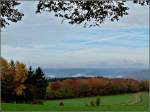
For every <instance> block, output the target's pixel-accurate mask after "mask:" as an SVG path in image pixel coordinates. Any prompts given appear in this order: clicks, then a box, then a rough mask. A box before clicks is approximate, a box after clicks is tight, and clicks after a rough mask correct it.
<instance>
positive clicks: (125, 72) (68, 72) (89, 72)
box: [44, 68, 149, 80]
mask: <svg viewBox="0 0 150 112" xmlns="http://www.w3.org/2000/svg"><path fill="white" fill-rule="evenodd" d="M44 72H45V74H46V76H47V77H51V78H55V77H57V78H59V77H60V78H61V77H92V76H93V77H94V76H103V77H112V78H113V77H118V78H119V77H125V78H133V79H138V80H145V79H148V76H149V71H148V69H143V68H140V69H139V68H69V69H52V68H49V69H44Z"/></svg>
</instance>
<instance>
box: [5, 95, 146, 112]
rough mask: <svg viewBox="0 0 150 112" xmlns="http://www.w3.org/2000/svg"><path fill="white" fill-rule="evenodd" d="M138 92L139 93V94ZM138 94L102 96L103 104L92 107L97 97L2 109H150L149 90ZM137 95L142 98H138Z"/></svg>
mask: <svg viewBox="0 0 150 112" xmlns="http://www.w3.org/2000/svg"><path fill="white" fill-rule="evenodd" d="M137 94H138V95H137ZM137 94H124V95H113V96H102V97H100V98H101V106H99V107H91V106H86V104H89V102H90V100H92V99H93V100H94V99H95V98H96V97H89V98H78V99H66V100H63V101H64V106H62V107H60V106H59V102H60V101H61V100H52V101H46V102H45V103H44V105H32V104H8V103H4V104H2V110H30V111H31V110H35V111H36V110H40V111H42V110H54V111H55V110H56V111H59V110H64V111H67V110H68V111H71V110H74V111H75V110H78V111H81V110H84V111H85V110H93V111H100V110H103V111H104V110H106V111H126V110H128V111H148V92H142V93H137ZM137 96H138V97H139V98H140V99H141V100H137V99H136V98H137Z"/></svg>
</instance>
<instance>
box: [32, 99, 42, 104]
mask: <svg viewBox="0 0 150 112" xmlns="http://www.w3.org/2000/svg"><path fill="white" fill-rule="evenodd" d="M32 104H41V105H43V101H41V100H33V101H32Z"/></svg>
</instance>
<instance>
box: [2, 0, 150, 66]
mask: <svg viewBox="0 0 150 112" xmlns="http://www.w3.org/2000/svg"><path fill="white" fill-rule="evenodd" d="M126 5H127V6H129V8H130V9H129V11H128V12H129V15H128V16H124V17H123V18H122V19H121V20H120V21H119V22H110V21H106V22H105V24H103V25H101V27H100V28H99V27H93V28H83V27H82V26H77V25H70V24H68V23H63V24H61V20H60V19H59V18H56V17H54V16H53V15H51V14H49V13H42V14H35V10H36V2H33V1H24V2H23V3H22V4H21V5H20V6H19V9H20V11H22V12H23V13H24V14H25V16H24V17H23V19H22V21H20V22H18V23H15V24H14V23H11V24H10V25H9V26H7V27H6V28H5V29H3V30H2V36H1V41H2V42H1V46H2V49H1V50H2V51H1V52H2V56H3V57H4V58H6V59H8V60H10V59H13V60H19V61H22V62H24V63H26V64H27V65H32V66H41V67H43V68H102V67H104V68H115V67H125V68H127V67H146V66H148V62H149V56H148V54H149V26H148V24H149V23H148V22H149V21H148V19H149V9H148V6H140V5H137V4H132V2H128V3H127V4H126Z"/></svg>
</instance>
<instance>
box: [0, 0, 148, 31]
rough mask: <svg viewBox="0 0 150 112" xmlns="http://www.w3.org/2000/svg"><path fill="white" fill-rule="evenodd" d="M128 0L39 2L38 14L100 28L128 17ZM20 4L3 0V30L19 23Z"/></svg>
mask: <svg viewBox="0 0 150 112" xmlns="http://www.w3.org/2000/svg"><path fill="white" fill-rule="evenodd" d="M126 1H127V0H120V1H112V0H108V1H104V0H99V1H98V0H97V1H96V0H93V1H91V0H85V1H84V0H74V1H69V0H68V1H63V0H58V1H57V0H56V1H55V0H39V3H38V4H37V10H36V13H40V12H42V11H47V12H50V13H51V12H54V13H55V16H56V17H60V18H63V19H62V21H64V20H66V21H68V23H70V24H81V23H82V24H83V25H84V27H86V26H89V27H91V26H99V25H100V24H102V23H104V22H105V20H106V19H110V20H111V21H114V20H117V21H118V20H119V19H120V18H121V17H123V16H124V15H127V14H128V12H127V10H128V9H129V8H128V7H126V6H125V5H124V3H125V2H126ZM133 3H135V4H140V5H142V6H143V5H149V0H133ZM19 4H20V2H18V1H17V0H1V1H0V8H1V19H0V20H1V26H0V27H1V28H3V27H5V26H6V25H7V24H9V22H10V21H11V22H15V23H16V22H18V21H20V20H21V19H22V17H23V16H24V14H23V13H22V12H20V11H19V10H18V9H17V8H16V6H17V5H19Z"/></svg>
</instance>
